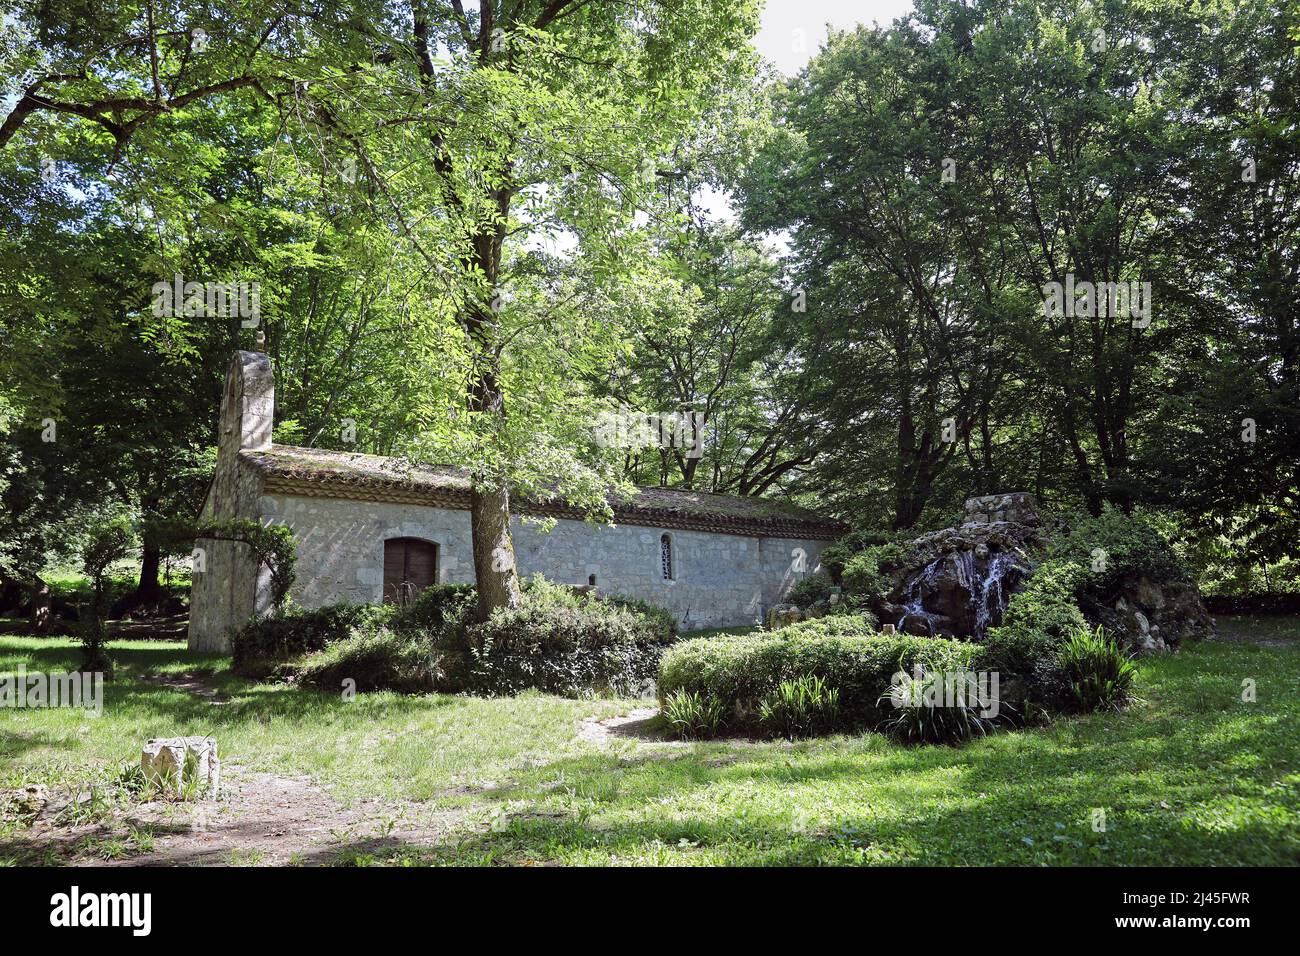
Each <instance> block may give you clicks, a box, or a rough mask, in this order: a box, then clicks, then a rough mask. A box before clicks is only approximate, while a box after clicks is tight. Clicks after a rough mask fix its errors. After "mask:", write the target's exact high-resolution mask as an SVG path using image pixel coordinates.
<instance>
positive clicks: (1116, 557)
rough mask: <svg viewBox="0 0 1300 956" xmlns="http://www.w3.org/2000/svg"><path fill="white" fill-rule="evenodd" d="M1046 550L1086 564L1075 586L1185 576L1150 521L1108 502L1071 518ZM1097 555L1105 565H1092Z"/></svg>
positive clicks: (1099, 587) (1095, 587)
mask: <svg viewBox="0 0 1300 956" xmlns="http://www.w3.org/2000/svg"><path fill="white" fill-rule="evenodd" d="M1047 553H1048V558H1049V560H1053V561H1057V562H1073V563H1075V564H1077V565H1079V566H1080V567H1081V568H1084V569H1086V572H1087V574H1086V577H1085V578H1083V579H1081V580H1080V581H1078V582H1077V583H1078V586H1079V589H1080V592H1082V589H1084V588H1087V589H1088V590H1090V591H1094V592H1097V593H1104V592H1108V591H1110V590H1112V589H1113V588H1114V587H1116V586H1117V585H1118V584H1119V583H1120V582H1121V581H1124V580H1130V579H1133V578H1137V577H1140V576H1146V577H1149V578H1152V579H1153V580H1156V581H1186V580H1189V579H1190V574H1189V572H1188V569H1187V566H1186V564H1185V563H1184V562H1183V561H1182V560H1181V559H1180V558H1179V557H1178V555H1177V553H1176V552H1175V551H1174V549H1173V548H1172V547H1171V546H1170V544H1169V542H1168V541H1166V540H1165V538H1164V536H1163V535H1161V534H1160V532H1159V531H1158V530H1157V529H1156V528H1155V527H1154V526H1153V525H1152V524H1151V523H1150V522H1148V521H1146V520H1145V519H1143V518H1142V517H1141V516H1138V515H1126V514H1124V512H1123V511H1121V510H1119V509H1118V508H1115V507H1112V506H1111V505H1109V504H1108V505H1106V506H1105V507H1104V508H1103V510H1102V513H1101V515H1100V516H1099V517H1095V518H1094V517H1091V516H1089V517H1082V518H1074V519H1072V521H1071V526H1070V532H1069V534H1063V535H1057V536H1056V537H1054V538H1052V540H1051V541H1050V542H1049V543H1048V549H1047ZM1098 556H1100V557H1103V558H1104V562H1103V564H1104V566H1103V568H1102V569H1101V570H1098V571H1093V570H1092V567H1093V561H1094V558H1095V557H1098Z"/></svg>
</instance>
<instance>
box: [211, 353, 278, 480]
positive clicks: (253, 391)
mask: <svg viewBox="0 0 1300 956" xmlns="http://www.w3.org/2000/svg"><path fill="white" fill-rule="evenodd" d="M274 417H275V376H274V375H273V374H272V372H271V360H270V358H268V357H267V356H266V355H264V354H263V353H261V352H236V353H235V357H234V359H233V360H232V361H231V363H230V371H229V372H228V373H227V374H226V388H225V391H224V392H223V393H222V396H221V425H220V429H221V432H220V434H219V436H218V446H219V449H220V454H221V455H223V456H224V455H232V456H233V455H236V454H238V453H239V452H240V451H244V450H253V451H258V450H261V449H264V448H270V447H271V425H272V422H273V420H274Z"/></svg>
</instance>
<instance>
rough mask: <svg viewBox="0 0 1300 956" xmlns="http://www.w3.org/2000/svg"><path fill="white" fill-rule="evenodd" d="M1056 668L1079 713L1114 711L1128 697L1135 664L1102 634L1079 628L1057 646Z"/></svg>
mask: <svg viewBox="0 0 1300 956" xmlns="http://www.w3.org/2000/svg"><path fill="white" fill-rule="evenodd" d="M1057 666H1058V667H1059V668H1060V670H1061V674H1062V678H1063V679H1064V681H1065V683H1066V685H1067V686H1068V687H1069V689H1070V694H1071V697H1072V699H1073V703H1074V705H1075V706H1076V707H1078V708H1079V709H1080V710H1084V711H1089V710H1099V709H1101V708H1111V709H1118V708H1119V707H1121V706H1123V705H1124V704H1125V703H1127V702H1128V700H1129V699H1130V697H1131V695H1132V688H1133V678H1134V677H1135V676H1136V675H1137V665H1135V664H1134V663H1133V660H1132V658H1131V657H1130V656H1129V655H1128V654H1126V653H1125V652H1124V651H1123V650H1122V649H1121V648H1120V646H1119V645H1118V644H1117V643H1116V642H1115V641H1114V640H1113V639H1111V638H1110V637H1109V636H1107V634H1106V631H1105V630H1104V629H1103V628H1101V627H1098V628H1097V629H1096V630H1092V629H1090V628H1087V627H1081V628H1079V629H1078V630H1076V631H1074V632H1073V633H1072V634H1070V636H1069V637H1068V638H1066V640H1065V643H1064V644H1062V645H1061V647H1060V650H1059V651H1058V656H1057Z"/></svg>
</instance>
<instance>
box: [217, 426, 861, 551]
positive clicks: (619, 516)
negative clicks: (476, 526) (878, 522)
mask: <svg viewBox="0 0 1300 956" xmlns="http://www.w3.org/2000/svg"><path fill="white" fill-rule="evenodd" d="M239 454H240V458H241V459H242V460H244V461H246V462H248V463H249V464H251V465H252V466H253V467H255V468H256V469H257V470H258V471H259V472H260V473H261V474H262V476H263V478H264V480H265V482H266V490H267V491H270V492H281V493H284V494H298V495H308V496H313V497H327V498H351V499H357V500H362V501H397V502H409V503H412V504H428V505H438V506H442V507H450V508H467V507H469V499H470V478H469V473H468V472H467V471H465V470H464V469H461V468H455V467H451V466H447V465H415V464H412V463H411V462H409V461H408V460H406V459H404V458H386V457H383V456H380V455H360V454H354V453H351V452H342V451H328V450H325V449H320V448H297V447H295V446H292V445H272V446H271V447H270V448H268V449H264V450H262V451H248V450H245V451H242V452H240V453H239ZM610 504H611V505H612V506H613V509H614V520H615V521H617V522H619V523H621V524H635V525H645V526H649V527H657V528H658V527H664V528H684V529H696V530H704V531H717V532H722V533H726V534H744V535H763V536H767V537H782V538H812V539H818V540H831V539H834V538H837V537H839V536H840V535H841V534H843V532H844V528H843V526H842V525H841V524H840V523H839V522H837V521H832V520H830V519H827V518H823V517H821V516H820V515H818V514H816V513H815V512H813V511H809V510H808V509H807V508H801V507H799V506H798V505H793V504H788V503H785V502H777V501H770V500H768V499H766V498H742V497H739V496H736V495H715V494H708V493H706V492H700V491H683V490H680V489H676V488H657V487H642V488H639V489H638V490H637V492H636V494H634V495H632V496H631V497H630V498H627V499H622V500H618V499H615V500H611V502H610ZM515 508H516V510H518V511H520V512H523V513H526V514H532V515H544V516H550V517H557V518H578V519H581V518H583V517H585V515H584V514H583V512H581V511H579V510H578V509H576V508H573V507H571V506H569V505H567V504H564V503H563V502H557V501H539V500H524V501H516V502H515Z"/></svg>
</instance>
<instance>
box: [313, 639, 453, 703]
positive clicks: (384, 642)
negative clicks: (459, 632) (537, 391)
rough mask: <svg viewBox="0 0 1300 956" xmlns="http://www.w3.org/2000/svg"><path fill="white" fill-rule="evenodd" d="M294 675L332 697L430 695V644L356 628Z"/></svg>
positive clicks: (433, 680) (431, 669)
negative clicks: (341, 694)
mask: <svg viewBox="0 0 1300 956" xmlns="http://www.w3.org/2000/svg"><path fill="white" fill-rule="evenodd" d="M296 672H297V675H298V682H299V683H300V684H302V685H303V686H306V687H314V688H317V689H319V690H323V691H331V692H333V693H339V692H341V691H343V690H346V689H352V690H356V691H374V690H393V691H399V692H402V693H407V694H421V693H429V692H431V691H432V690H434V688H435V684H436V680H435V677H436V674H435V669H434V654H433V649H432V648H431V647H430V645H429V642H428V641H427V640H425V639H424V638H423V636H422V635H420V634H413V633H411V632H409V631H399V630H394V629H390V628H387V627H377V628H369V629H368V628H363V629H359V630H357V631H356V632H354V633H353V634H351V636H349V637H346V638H344V639H343V640H341V641H336V642H333V643H330V644H327V645H326V646H325V648H324V650H322V651H320V652H319V653H316V654H312V655H310V656H309V657H307V658H306V660H304V661H303V662H302V664H301V665H300V666H298V667H297V668H296ZM347 681H353V682H354V683H353V684H351V685H348V684H347V683H346V682H347Z"/></svg>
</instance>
